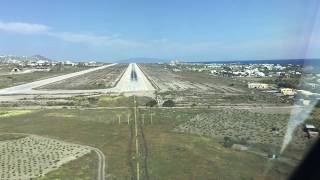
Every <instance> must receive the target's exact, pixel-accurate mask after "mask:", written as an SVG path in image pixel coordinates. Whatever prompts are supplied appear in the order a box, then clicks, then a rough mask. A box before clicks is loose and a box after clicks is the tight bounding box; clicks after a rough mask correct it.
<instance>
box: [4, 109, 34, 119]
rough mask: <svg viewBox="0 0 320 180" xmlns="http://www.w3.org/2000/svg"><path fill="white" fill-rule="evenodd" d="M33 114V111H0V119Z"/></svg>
mask: <svg viewBox="0 0 320 180" xmlns="http://www.w3.org/2000/svg"><path fill="white" fill-rule="evenodd" d="M32 112H34V110H9V111H0V118H5V117H12V116H19V115H23V114H29V113H32Z"/></svg>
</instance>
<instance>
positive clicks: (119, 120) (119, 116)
mask: <svg viewBox="0 0 320 180" xmlns="http://www.w3.org/2000/svg"><path fill="white" fill-rule="evenodd" d="M118 122H119V124H121V115H118Z"/></svg>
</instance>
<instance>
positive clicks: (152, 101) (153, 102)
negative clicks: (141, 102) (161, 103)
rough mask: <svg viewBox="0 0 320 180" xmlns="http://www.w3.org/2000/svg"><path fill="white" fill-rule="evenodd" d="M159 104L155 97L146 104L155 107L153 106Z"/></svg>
mask: <svg viewBox="0 0 320 180" xmlns="http://www.w3.org/2000/svg"><path fill="white" fill-rule="evenodd" d="M157 104H158V102H157V101H156V100H154V99H153V100H151V101H149V102H147V103H146V106H149V107H153V106H156V105H157Z"/></svg>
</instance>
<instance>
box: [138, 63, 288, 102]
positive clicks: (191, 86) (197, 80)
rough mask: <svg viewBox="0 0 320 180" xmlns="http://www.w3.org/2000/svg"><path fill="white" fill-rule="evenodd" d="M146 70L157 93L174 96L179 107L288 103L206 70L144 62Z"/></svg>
mask: <svg viewBox="0 0 320 180" xmlns="http://www.w3.org/2000/svg"><path fill="white" fill-rule="evenodd" d="M141 67H142V69H143V70H144V71H145V73H146V74H147V75H148V76H149V79H151V81H152V82H153V83H154V84H156V86H157V87H158V93H157V95H158V96H159V97H160V98H161V99H163V100H166V99H172V100H174V101H175V102H176V103H177V105H178V106H191V105H198V106H210V105H217V104H225V105H233V104H257V105H261V104H278V105H281V104H287V103H288V100H287V99H285V98H282V97H276V96H274V95H271V94H267V93H262V92H259V91H256V90H252V89H248V88H247V84H246V83H245V82H242V81H239V80H235V79H232V78H228V77H216V76H210V75H209V74H208V73H205V72H194V71H189V70H182V71H178V72H175V71H174V68H173V67H171V66H169V65H165V64H142V65H141Z"/></svg>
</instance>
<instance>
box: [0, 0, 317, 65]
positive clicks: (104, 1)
mask: <svg viewBox="0 0 320 180" xmlns="http://www.w3.org/2000/svg"><path fill="white" fill-rule="evenodd" d="M318 9H319V1H318V0H223V1H222V0H157V1H156V0H134V1H133V0H126V1H125V0H112V1H111V0H100V1H99V0H90V1H89V0H54V1H52V0H28V1H21V0H2V1H1V6H0V54H3V55H7V54H12V55H27V56H31V55H34V54H41V55H44V56H46V57H49V58H52V59H56V60H63V59H68V60H77V61H85V60H99V61H120V60H122V59H130V58H137V57H148V58H159V59H165V60H171V59H179V60H183V61H214V60H219V61H221V60H251V59H297V58H298V59H299V58H320V51H319V48H320V13H318Z"/></svg>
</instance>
